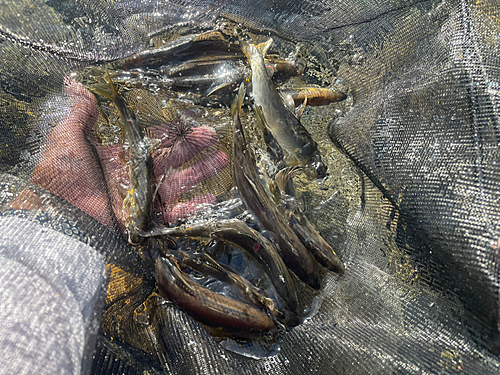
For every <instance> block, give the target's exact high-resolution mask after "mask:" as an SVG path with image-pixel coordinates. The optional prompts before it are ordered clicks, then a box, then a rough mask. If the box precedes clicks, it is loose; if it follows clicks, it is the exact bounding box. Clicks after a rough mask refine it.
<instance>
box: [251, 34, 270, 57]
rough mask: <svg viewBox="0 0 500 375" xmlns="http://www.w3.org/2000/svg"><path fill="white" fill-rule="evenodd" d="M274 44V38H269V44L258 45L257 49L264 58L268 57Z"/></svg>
mask: <svg viewBox="0 0 500 375" xmlns="http://www.w3.org/2000/svg"><path fill="white" fill-rule="evenodd" d="M272 44H273V38H269V40H268V41H267V42H264V43H260V44H257V46H256V47H255V48H257V51H259V53H260V54H261V55H262V57H265V56H266V53H267V50H268V49H269V47H271V45H272Z"/></svg>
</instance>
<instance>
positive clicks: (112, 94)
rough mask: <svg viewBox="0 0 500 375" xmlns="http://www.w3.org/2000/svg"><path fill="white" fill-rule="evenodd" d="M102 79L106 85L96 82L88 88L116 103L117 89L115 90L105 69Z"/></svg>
mask: <svg viewBox="0 0 500 375" xmlns="http://www.w3.org/2000/svg"><path fill="white" fill-rule="evenodd" d="M104 80H105V81H106V83H107V84H108V85H107V86H106V85H103V84H96V85H93V86H91V87H90V90H91V91H92V92H94V93H96V94H98V95H101V96H104V97H105V98H106V99H109V100H111V101H112V102H113V103H115V104H116V103H117V100H118V98H119V96H120V95H119V94H118V91H117V90H116V87H115V85H114V83H113V81H112V80H111V76H110V75H109V72H108V71H107V70H106V74H105V75H104Z"/></svg>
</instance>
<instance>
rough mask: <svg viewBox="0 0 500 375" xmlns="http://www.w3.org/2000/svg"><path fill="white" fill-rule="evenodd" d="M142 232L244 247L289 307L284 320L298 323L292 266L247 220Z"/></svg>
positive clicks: (147, 234)
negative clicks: (287, 265) (288, 266)
mask: <svg viewBox="0 0 500 375" xmlns="http://www.w3.org/2000/svg"><path fill="white" fill-rule="evenodd" d="M141 235H142V236H144V237H156V236H171V237H186V238H197V237H198V238H207V239H215V240H218V241H223V242H226V243H229V244H232V245H234V246H236V247H238V248H240V249H241V250H243V251H244V252H245V253H246V254H247V255H248V256H249V257H250V258H252V259H254V260H255V261H256V262H257V264H258V265H259V267H260V268H261V269H262V270H263V271H264V273H265V274H266V275H267V277H269V279H270V280H271V283H272V284H273V286H274V287H275V288H276V291H277V292H278V295H279V296H280V298H281V300H282V302H283V303H284V307H285V308H284V309H283V310H285V311H283V313H284V317H283V318H282V319H281V320H282V321H283V322H284V323H285V324H287V325H296V323H297V321H298V319H299V318H298V311H297V308H298V298H297V292H296V289H295V282H294V280H293V278H292V276H291V275H290V272H289V271H288V268H287V267H286V265H285V263H284V262H283V259H282V258H281V257H280V255H279V253H278V250H277V249H276V247H275V246H274V245H273V244H272V242H271V241H269V240H268V239H267V238H266V237H265V236H263V235H262V234H261V233H259V232H258V231H256V230H254V229H252V228H250V227H249V226H248V225H247V224H246V223H244V222H243V221H241V220H238V219H223V220H214V221H209V222H201V223H193V224H182V225H179V226H176V227H173V228H166V227H160V226H157V227H155V228H153V229H151V230H149V231H148V232H142V233H141Z"/></svg>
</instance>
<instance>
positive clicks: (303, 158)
mask: <svg viewBox="0 0 500 375" xmlns="http://www.w3.org/2000/svg"><path fill="white" fill-rule="evenodd" d="M272 43H273V40H272V39H269V40H268V41H267V42H265V43H261V44H259V45H257V46H256V45H255V44H243V45H242V47H241V48H242V51H243V53H244V54H245V56H246V57H247V59H248V61H249V63H250V68H251V70H252V75H251V84H252V90H251V97H252V99H253V101H254V109H255V111H256V113H257V116H258V117H259V118H260V119H261V121H262V122H263V123H264V125H265V127H266V129H267V130H268V131H269V132H270V133H271V134H272V136H273V137H274V138H275V139H276V141H277V142H278V144H279V145H280V146H281V148H283V149H284V150H285V151H286V153H287V154H288V157H287V164H288V165H301V166H303V167H304V170H305V171H306V174H307V176H308V177H309V178H311V179H312V178H323V177H325V175H326V165H325V164H324V163H323V162H322V160H321V155H320V153H319V151H318V145H317V143H316V142H315V141H314V140H313V139H312V137H311V135H310V134H309V133H308V131H307V130H306V128H305V127H304V126H303V125H302V123H301V122H300V120H299V119H298V118H297V117H296V116H295V115H294V114H293V113H292V112H291V111H290V110H289V109H288V108H287V107H286V106H285V104H284V103H283V101H282V99H281V97H280V95H279V93H278V91H277V89H276V87H275V86H274V84H273V82H272V80H271V78H270V77H269V74H268V69H267V68H266V65H265V62H264V56H265V54H266V52H267V50H268V49H269V47H270V46H271V44H272Z"/></svg>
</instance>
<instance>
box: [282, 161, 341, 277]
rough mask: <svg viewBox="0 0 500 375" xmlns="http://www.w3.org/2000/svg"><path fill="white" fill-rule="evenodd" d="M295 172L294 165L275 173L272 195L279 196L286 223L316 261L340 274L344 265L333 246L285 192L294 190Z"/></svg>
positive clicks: (293, 197)
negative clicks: (276, 190) (274, 190)
mask: <svg viewBox="0 0 500 375" xmlns="http://www.w3.org/2000/svg"><path fill="white" fill-rule="evenodd" d="M295 173H296V168H295V167H292V168H290V167H288V168H285V169H282V170H280V171H279V172H278V173H277V174H276V176H275V179H274V181H275V183H276V184H275V186H276V187H277V189H278V190H279V192H278V193H277V194H274V196H276V195H278V196H279V198H278V199H280V208H281V211H282V212H283V215H284V216H285V217H286V218H288V224H289V225H290V227H291V228H292V230H293V231H294V232H295V234H296V235H297V237H299V239H300V241H301V242H302V243H303V244H304V246H305V247H306V248H307V249H308V250H309V251H310V252H311V254H312V255H313V256H314V258H315V259H316V261H318V263H319V264H321V265H322V266H323V267H325V268H327V269H329V270H330V271H333V272H337V273H341V274H342V273H344V270H345V268H344V265H343V264H342V262H341V260H340V259H339V257H338V256H337V254H336V253H335V251H334V250H333V248H332V247H331V246H330V245H329V244H328V242H326V241H325V239H324V238H323V237H322V236H321V234H320V233H319V232H318V231H317V229H316V228H315V227H314V225H313V224H312V223H311V222H310V221H309V219H308V218H307V217H306V216H305V215H304V213H303V212H302V210H301V209H300V205H299V204H298V202H297V198H296V197H295V196H294V195H293V193H290V194H287V192H290V191H295V189H294V188H293V185H291V184H293V180H292V179H291V178H292V177H293V175H294V174H295ZM290 185H291V186H290Z"/></svg>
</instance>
